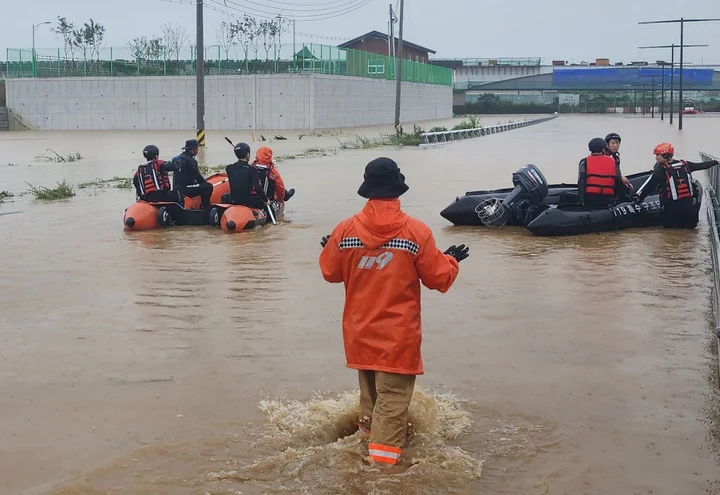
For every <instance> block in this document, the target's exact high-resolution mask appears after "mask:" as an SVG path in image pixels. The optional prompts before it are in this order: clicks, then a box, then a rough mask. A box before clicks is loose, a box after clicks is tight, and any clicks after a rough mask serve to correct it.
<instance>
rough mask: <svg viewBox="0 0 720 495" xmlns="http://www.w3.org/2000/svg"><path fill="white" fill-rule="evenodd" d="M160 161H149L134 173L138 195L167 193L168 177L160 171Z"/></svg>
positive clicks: (168, 188)
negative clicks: (138, 189) (138, 187)
mask: <svg viewBox="0 0 720 495" xmlns="http://www.w3.org/2000/svg"><path fill="white" fill-rule="evenodd" d="M162 164H163V161H162V160H158V159H155V160H151V161H149V162H145V163H143V164H142V165H140V166H139V167H138V169H137V172H135V175H136V176H137V178H138V184H139V186H140V195H141V196H143V195H145V194H148V193H151V192H155V191H169V190H170V177H169V176H168V174H167V172H165V171H163V169H162Z"/></svg>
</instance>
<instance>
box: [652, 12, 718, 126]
mask: <svg viewBox="0 0 720 495" xmlns="http://www.w3.org/2000/svg"><path fill="white" fill-rule="evenodd" d="M678 22H679V23H680V91H679V93H680V94H679V95H678V99H679V100H680V103H679V104H680V108H679V112H678V113H679V115H678V130H682V121H683V118H682V110H683V101H682V99H683V46H684V36H685V23H686V22H720V19H717V18H715V19H685V18H684V17H681V18H680V19H672V20H667V21H645V22H638V24H672V23H678Z"/></svg>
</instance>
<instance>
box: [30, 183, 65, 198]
mask: <svg viewBox="0 0 720 495" xmlns="http://www.w3.org/2000/svg"><path fill="white" fill-rule="evenodd" d="M26 184H27V185H28V186H29V189H28V192H29V193H30V194H32V195H33V196H35V199H40V200H43V201H55V200H58V199H67V198H72V197H73V196H75V191H74V189H73V187H72V186H71V185H70V184H68V183H67V182H65V180H63V181H62V182H58V183H57V187H54V188H52V189H50V188H48V187H45V186H40V187H35V186H33V185H32V184H30V183H29V182H26Z"/></svg>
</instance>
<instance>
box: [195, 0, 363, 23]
mask: <svg viewBox="0 0 720 495" xmlns="http://www.w3.org/2000/svg"><path fill="white" fill-rule="evenodd" d="M209 1H210V2H212V3H214V4H216V5H221V6H223V4H222V3H220V1H219V0H209ZM228 1H229V0H228ZM353 1H354V2H356V3H355V5H354V6H351V7H348V8H345V9H344V10H338V11H335V12H332V13H331V12H325V13H318V14H310V15H300V14H295V15H292V16H287V17H290V18H294V19H296V20H297V22H311V21H322V20H327V19H334V18H336V17H340V16H342V15H345V14H349V13H350V12H353V11H355V10H357V9H359V8H362V7H364V6H365V5H367V4H369V3H370V2H372V0H353ZM230 3H232V4H233V5H239V4H236V3H235V2H230ZM227 8H228V9H231V10H233V11H235V12H239V13H241V14H244V15H249V16H251V17H259V18H263V19H276V18H277V17H278V16H281V14H280V11H279V10H278V11H276V12H268V11H263V10H260V9H256V8H254V7H246V6H241V8H238V7H234V6H227Z"/></svg>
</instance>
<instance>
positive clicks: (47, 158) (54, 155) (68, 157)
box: [35, 148, 83, 163]
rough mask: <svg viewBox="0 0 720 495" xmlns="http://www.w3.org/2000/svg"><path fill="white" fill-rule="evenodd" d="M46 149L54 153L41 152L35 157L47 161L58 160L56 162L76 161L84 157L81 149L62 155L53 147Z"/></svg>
mask: <svg viewBox="0 0 720 495" xmlns="http://www.w3.org/2000/svg"><path fill="white" fill-rule="evenodd" d="M45 151H50V152H51V153H52V154H47V153H40V154H39V155H37V156H36V157H35V159H36V160H41V161H46V162H56V163H66V162H76V161H78V160H82V159H83V156H82V155H81V154H80V152H79V151H76V152H75V153H68V154H67V155H65V156H63V155H60V154H59V153H58V152H56V151H55V150H54V149H52V148H48V149H47V150H45Z"/></svg>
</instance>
